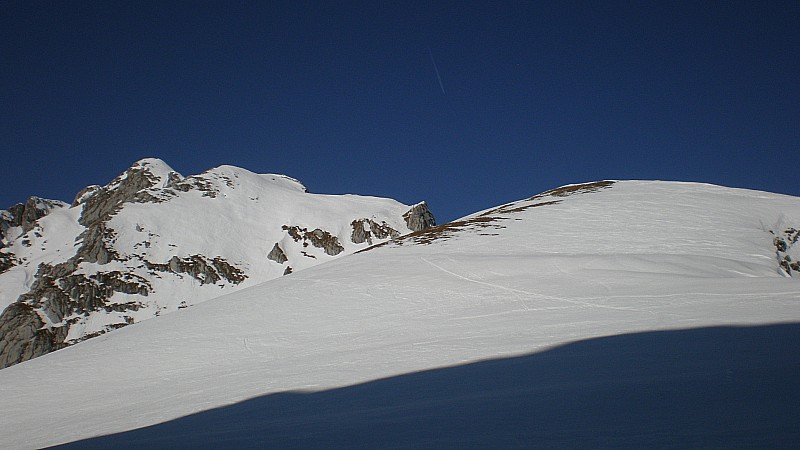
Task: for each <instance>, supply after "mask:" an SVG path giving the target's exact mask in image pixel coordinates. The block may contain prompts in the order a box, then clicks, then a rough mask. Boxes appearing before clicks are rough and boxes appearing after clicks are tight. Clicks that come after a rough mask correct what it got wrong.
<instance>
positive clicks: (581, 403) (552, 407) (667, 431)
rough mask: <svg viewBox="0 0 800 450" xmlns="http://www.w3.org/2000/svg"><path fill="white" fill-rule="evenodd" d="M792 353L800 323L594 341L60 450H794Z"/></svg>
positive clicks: (799, 393) (274, 401) (797, 395)
mask: <svg viewBox="0 0 800 450" xmlns="http://www.w3.org/2000/svg"><path fill="white" fill-rule="evenodd" d="M798 350H800V324H780V325H769V326H755V327H714V328H699V329H690V330H678V331H658V332H644V333H635V334H627V335H620V336H612V337H603V338H597V339H588V340H584V341H579V342H575V343H570V344H566V345H563V346H560V347H556V348H553V349H551V350H548V351H544V352H541V353H536V354H531V355H528V356H521V357H513V358H505V359H496V360H489V361H483V362H477V363H472V364H466V365H463V366H457V367H448V368H441V369H434V370H429V371H425V372H419V373H412V374H407V375H400V376H396V377H392V378H387V379H382V380H377V381H372V382H368V383H364V384H360V385H356V386H350V387H344V388H339V389H332V390H327V391H321V392H312V393H294V392H289V393H280V394H273V395H265V396H263V397H258V398H253V399H250V400H246V401H243V402H241V403H237V404H233V405H229V406H225V407H221V408H217V409H212V410H209V411H204V412H200V413H197V414H193V415H190V416H187V417H182V418H179V419H175V420H172V421H169V422H165V423H161V424H158V425H153V426H150V427H146V428H141V429H137V430H132V431H128V432H123V433H118V434H113V435H108V436H102V437H96V438H92V439H87V440H83V441H78V442H74V443H71V444H68V445H66V446H63V447H62V448H82V449H83V448H116V449H118V448H187V447H197V448H200V447H203V448H222V447H224V448H330V447H368V448H377V447H381V448H384V447H421V446H422V447H497V448H507V447H539V448H554V447H581V448H586V447H617V448H618V447H631V448H653V447H661V448H664V447H671V448H686V447H704V448H708V447H719V448H731V447H762V448H764V447H771V448H776V447H792V446H794V445H796V444H797V442H800V419H799V418H800V351H798ZM264 376H265V377H266V376H269V373H265V374H264Z"/></svg>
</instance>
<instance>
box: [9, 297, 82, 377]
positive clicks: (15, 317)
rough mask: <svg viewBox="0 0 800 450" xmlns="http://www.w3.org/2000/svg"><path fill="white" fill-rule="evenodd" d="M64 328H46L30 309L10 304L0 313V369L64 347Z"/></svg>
mask: <svg viewBox="0 0 800 450" xmlns="http://www.w3.org/2000/svg"><path fill="white" fill-rule="evenodd" d="M66 336H67V329H66V328H65V327H57V328H47V327H45V323H44V321H42V319H41V318H40V317H39V315H38V314H37V313H36V311H35V310H34V308H33V307H31V306H30V305H27V304H25V303H13V304H11V305H9V306H8V308H6V309H5V310H4V311H3V313H2V314H0V368H3V367H8V366H11V365H14V364H17V363H20V362H23V361H27V360H29V359H32V358H35V357H37V356H41V355H44V354H47V353H50V352H52V351H55V350H58V349H59V348H62V347H64V344H63V342H64V339H65V338H66Z"/></svg>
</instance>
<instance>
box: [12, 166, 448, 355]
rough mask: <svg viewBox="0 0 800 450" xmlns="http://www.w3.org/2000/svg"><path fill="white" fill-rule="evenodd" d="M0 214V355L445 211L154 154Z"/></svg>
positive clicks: (127, 320) (70, 336) (313, 259)
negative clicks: (59, 197)
mask: <svg viewBox="0 0 800 450" xmlns="http://www.w3.org/2000/svg"><path fill="white" fill-rule="evenodd" d="M32 202H33V203H32ZM37 202H38V203H37ZM37 208H38V209H37ZM3 214H4V216H3V217H4V219H3V221H2V224H3V228H2V230H3V236H2V237H3V240H2V243H3V248H2V250H0V256H1V259H0V261H2V270H1V271H0V297H2V298H0V300H2V304H0V306H2V307H7V308H6V309H5V310H4V313H3V314H2V315H0V367H4V366H8V365H10V364H14V363H18V362H21V361H24V360H27V359H30V358H32V357H36V356H39V355H42V354H45V353H48V352H50V351H53V350H58V349H59V348H62V347H64V346H66V345H71V344H74V343H76V342H80V341H82V340H85V339H87V338H90V337H95V336H98V335H100V334H104V333H105V332H108V331H111V330H114V329H117V328H120V327H123V326H126V325H129V324H131V323H134V322H138V321H141V320H145V319H147V318H148V317H154V316H158V315H161V314H163V313H166V312H171V311H175V310H177V309H183V308H186V307H189V306H191V305H193V304H196V303H197V302H200V301H204V300H207V299H208V298H212V297H214V296H217V295H220V293H221V292H219V291H217V290H216V289H214V288H219V289H225V288H228V289H237V288H239V285H240V284H241V285H243V286H246V285H248V284H256V283H258V282H261V281H265V280H268V279H271V278H275V277H278V276H281V275H286V274H289V273H292V272H293V271H296V270H298V269H303V268H306V267H310V266H312V265H315V264H317V263H320V262H323V261H325V260H327V259H329V258H332V257H336V256H338V255H339V254H347V253H352V252H353V251H355V250H357V249H358V248H360V247H363V246H365V245H368V244H367V243H372V242H373V240H374V241H383V240H386V239H389V238H393V237H396V236H399V235H400V234H401V233H402V232H409V231H413V230H414V229H416V228H419V227H424V226H428V225H430V224H432V223H435V219H434V218H433V215H432V214H431V213H430V211H429V210H428V209H427V205H426V204H425V203H424V202H423V203H420V204H418V205H414V206H406V205H402V204H400V203H398V202H395V201H393V200H389V199H380V198H377V197H362V196H354V195H345V196H335V195H320V194H310V193H308V191H307V189H306V188H305V186H304V185H303V184H302V183H300V182H299V181H297V180H295V179H293V178H291V177H287V176H284V175H277V174H255V173H253V172H250V171H247V170H246V169H241V168H237V167H234V166H228V165H223V166H219V167H216V168H213V169H209V170H207V171H205V172H203V173H201V174H198V175H191V176H188V177H183V176H182V175H181V174H179V173H178V172H176V171H174V170H173V169H172V168H171V167H169V165H167V164H166V163H165V162H163V161H161V160H159V159H155V158H146V159H142V160H140V161H137V162H136V163H134V164H133V165H132V166H131V167H130V168H128V169H127V170H126V171H124V172H123V173H122V174H121V175H119V176H118V177H116V178H115V179H113V180H112V181H110V182H109V183H108V184H106V185H105V186H88V187H87V188H85V189H83V190H82V191H81V192H79V193H78V195H76V197H75V200H74V201H73V203H72V205H71V206H68V205H66V204H64V203H63V202H52V201H46V200H33V198H32V199H31V200H29V201H28V205H27V206H25V205H23V207H22V208H20V207H14V208H12V209H11V210H9V211H5V212H4V213H3ZM40 219H41V220H40ZM11 234H14V236H11ZM170 297H179V298H178V299H177V300H174V299H171V298H170Z"/></svg>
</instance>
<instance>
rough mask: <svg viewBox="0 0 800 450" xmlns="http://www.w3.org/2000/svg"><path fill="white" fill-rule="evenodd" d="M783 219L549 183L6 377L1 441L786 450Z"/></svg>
mask: <svg viewBox="0 0 800 450" xmlns="http://www.w3.org/2000/svg"><path fill="white" fill-rule="evenodd" d="M240 176H241V175H240ZM287 223H288V221H287ZM129 224H130V225H129V226H133V225H134V223H130V222H129ZM304 226H305V227H306V228H309V227H311V226H314V225H312V224H309V225H304ZM798 228H800V198H796V197H789V196H784V195H778V194H770V193H765V192H755V191H748V190H742V189H731V188H723V187H718V186H712V185H705V184H696V183H672V182H644V181H619V182H611V181H604V182H597V183H589V184H582V185H572V186H565V187H562V188H559V189H555V190H552V191H549V192H546V193H543V194H540V195H537V196H534V197H532V198H529V199H525V200H520V201H516V202H512V203H509V204H506V205H501V206H499V207H495V208H491V209H488V210H485V211H481V212H478V213H476V214H473V215H470V216H468V217H465V218H464V219H461V220H458V221H456V222H453V223H449V224H444V225H439V226H436V227H432V228H429V229H427V230H420V231H417V232H414V233H412V234H410V235H407V236H405V237H400V238H397V239H395V240H392V241H390V242H389V243H386V244H384V245H380V246H376V247H374V248H371V249H370V250H368V251H363V252H359V253H356V254H352V255H348V256H346V257H343V258H339V259H336V260H335V261H332V262H330V263H327V264H322V265H318V266H315V267H311V268H308V269H306V270H303V271H302V272H298V273H295V274H293V275H292V276H290V277H279V278H277V279H273V280H271V281H267V282H264V283H262V284H259V285H256V286H252V287H250V288H248V289H243V290H240V291H237V292H233V293H231V294H229V295H226V296H223V297H218V298H215V299H212V300H209V301H206V302H204V303H202V304H198V305H196V306H194V307H193V308H188V309H185V310H181V311H178V312H176V313H174V314H168V315H164V316H162V317H159V318H157V319H154V320H148V321H144V322H142V323H140V324H136V325H135V326H130V327H125V328H123V329H121V330H119V331H116V332H114V333H109V334H106V335H104V336H103V337H102V338H99V339H91V340H88V341H85V342H81V343H79V344H77V345H74V346H71V347H69V348H65V349H63V350H60V351H57V352H53V353H51V354H48V355H45V356H43V357H40V358H36V359H34V360H30V361H26V362H24V363H22V364H18V365H15V366H13V367H9V368H6V369H4V370H2V371H0V404H1V405H3V411H4V412H5V414H4V416H3V419H2V420H0V447H3V448H36V447H42V446H47V445H54V444H60V443H68V442H75V444H74V446H73V447H74V448H176V447H181V448H209V447H211V448H213V447H220V448H221V447H225V448H331V447H333V448H337V447H338V448H342V447H349V448H352V447H365V448H385V447H428V448H430V447H436V448H439V447H450V448H466V447H483V448H489V447H492V448H509V447H526V448H531V447H533V448H537V447H540V448H688V447H693V448H698V447H702V448H735V447H767V448H780V447H785V448H791V446H793V445H796V443H797V439H798V438H800V425H799V424H798V422H797V417H798V416H800V388H798V386H797V383H796V380H797V379H798V377H799V376H800V351H798V350H800V344H798V343H800V284H798V282H799V281H800V280H798V279H796V278H794V277H793V276H792V275H796V273H795V272H796V269H795V268H794V267H795V266H794V265H795V261H796V260H797V251H798V250H799V249H800V248H798V247H797V244H796V241H797V231H796V230H797V229H798ZM156 232H157V230H156ZM142 233H144V234H145V235H146V233H147V231H144V232H142ZM226 239H227V238H226ZM234 241H235V236H234V237H231V238H230V239H229V240H226V242H225V243H220V246H219V247H218V248H219V249H220V252H222V251H224V250H225V246H227V245H240V244H236V243H235V242H234ZM165 244H166V243H162V242H160V243H159V246H160V247H163V245H165ZM37 245H38V244H37ZM269 246H270V243H267V244H265V246H264V247H262V249H261V252H262V253H263V251H265V250H268V247H269ZM239 248H240V247H239ZM297 250H298V251H301V250H300V249H297ZM154 251H160V249H157V250H154ZM224 255H226V256H228V257H229V258H230V257H232V256H233V255H230V254H229V253H224ZM166 256H167V255H162V258H161V261H163V258H165V257H166ZM787 257H788V259H787ZM154 259H155V258H154ZM226 260H227V259H226ZM231 261H232V260H231ZM235 262H236V261H232V262H231V264H234V263H235ZM226 292H227V291H226ZM128 430H132V431H128ZM102 435H106V436H105V437H99V436H102ZM82 439H84V440H83V441H79V440H82ZM77 441H79V442H77Z"/></svg>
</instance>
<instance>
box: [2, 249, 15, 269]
mask: <svg viewBox="0 0 800 450" xmlns="http://www.w3.org/2000/svg"><path fill="white" fill-rule="evenodd" d="M17 264H18V261H17V258H15V257H14V254H13V253H10V252H0V273H3V272H5V271H7V270H8V269H10V268H12V267H14V266H16V265H17Z"/></svg>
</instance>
